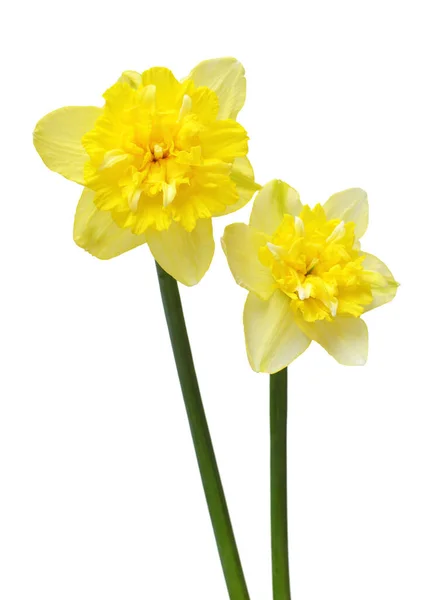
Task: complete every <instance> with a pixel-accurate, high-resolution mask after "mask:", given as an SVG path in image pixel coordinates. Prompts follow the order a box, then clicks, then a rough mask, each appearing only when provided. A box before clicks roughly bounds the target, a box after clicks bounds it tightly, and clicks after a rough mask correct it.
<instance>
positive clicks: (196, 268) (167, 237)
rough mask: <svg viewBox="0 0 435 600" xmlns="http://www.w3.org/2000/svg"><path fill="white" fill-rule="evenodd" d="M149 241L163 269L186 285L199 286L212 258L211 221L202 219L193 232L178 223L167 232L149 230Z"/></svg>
mask: <svg viewBox="0 0 435 600" xmlns="http://www.w3.org/2000/svg"><path fill="white" fill-rule="evenodd" d="M147 241H148V244H149V247H150V250H151V252H152V253H153V256H154V258H155V260H156V261H157V262H158V263H159V265H160V266H161V267H162V269H164V270H165V271H166V272H167V273H169V275H172V277H174V278H175V279H177V280H178V281H180V282H181V283H184V285H189V286H190V285H196V284H197V283H198V282H199V281H200V280H201V279H202V278H203V277H204V275H205V273H206V272H207V270H208V268H209V266H210V263H211V260H212V258H213V253H214V240H213V229H212V224H211V219H199V220H198V222H197V225H196V227H195V229H194V230H193V231H191V232H188V231H186V230H185V229H184V228H183V227H182V226H181V225H180V224H179V223H175V222H174V223H172V225H171V226H170V227H169V229H168V230H166V231H154V230H148V231H147Z"/></svg>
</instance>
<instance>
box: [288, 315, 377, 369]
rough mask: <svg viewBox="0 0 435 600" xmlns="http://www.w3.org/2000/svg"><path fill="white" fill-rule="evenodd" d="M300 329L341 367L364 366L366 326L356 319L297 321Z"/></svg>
mask: <svg viewBox="0 0 435 600" xmlns="http://www.w3.org/2000/svg"><path fill="white" fill-rule="evenodd" d="M298 322H299V324H300V327H301V328H302V329H303V330H304V332H305V333H306V334H307V335H308V336H309V337H310V338H311V339H312V340H314V341H315V342H317V343H318V344H320V345H321V346H323V347H324V348H325V350H326V351H327V352H328V353H329V354H330V355H331V356H333V357H334V358H335V360H336V361H337V362H339V363H340V364H342V365H349V366H358V365H364V364H365V363H366V361H367V353H368V331H367V325H366V324H365V323H364V321H363V320H362V319H359V318H356V317H343V316H339V317H335V318H334V319H333V320H332V321H314V322H313V323H307V322H306V321H304V320H303V319H302V318H300V319H298Z"/></svg>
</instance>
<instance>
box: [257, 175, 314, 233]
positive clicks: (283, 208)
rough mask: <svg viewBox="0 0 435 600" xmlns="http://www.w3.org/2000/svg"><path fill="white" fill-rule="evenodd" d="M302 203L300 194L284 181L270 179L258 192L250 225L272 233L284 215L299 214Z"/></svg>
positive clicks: (295, 215)
mask: <svg viewBox="0 0 435 600" xmlns="http://www.w3.org/2000/svg"><path fill="white" fill-rule="evenodd" d="M301 210H302V204H301V201H300V199H299V194H298V192H297V191H296V190H294V189H293V188H292V187H290V186H289V185H288V184H287V183H285V182H284V181H280V180H279V179H274V180H273V181H269V183H267V184H266V185H265V186H264V187H263V188H262V189H261V190H260V191H259V192H258V194H257V196H256V197H255V200H254V205H253V207H252V213H251V219H250V221H249V223H250V225H252V226H253V227H255V229H258V230H259V231H264V232H265V233H268V234H269V235H271V234H272V233H274V232H275V231H276V229H277V228H278V227H279V225H280V223H281V221H282V219H283V217H284V215H286V214H287V215H293V216H294V217H297V216H299V214H300V212H301Z"/></svg>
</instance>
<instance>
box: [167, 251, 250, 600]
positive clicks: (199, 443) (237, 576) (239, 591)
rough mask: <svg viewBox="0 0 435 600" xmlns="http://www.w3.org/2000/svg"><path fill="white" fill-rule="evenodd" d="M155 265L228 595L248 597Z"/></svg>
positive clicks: (175, 303)
mask: <svg viewBox="0 0 435 600" xmlns="http://www.w3.org/2000/svg"><path fill="white" fill-rule="evenodd" d="M156 265H157V274H158V277H159V285H160V292H161V295H162V301H163V307H164V310H165V316H166V322H167V324H168V330H169V335H170V338H171V344H172V350H173V352H174V358H175V363H176V365H177V371H178V377H179V380H180V384H181V390H182V393H183V398H184V403H185V405H186V411H187V417H188V419H189V425H190V431H191V434H192V439H193V444H194V446H195V452H196V458H197V460H198V466H199V471H200V473H201V479H202V485H203V487H204V492H205V497H206V500H207V505H208V510H209V513H210V518H211V522H212V525H213V530H214V535H215V538H216V543H217V547H218V551H219V556H220V560H221V563H222V569H223V572H224V577H225V581H226V584H227V588H228V594H229V597H230V599H231V600H249V594H248V589H247V587H246V583H245V577H244V575H243V570H242V565H241V563H240V558H239V553H238V550H237V546H236V541H235V539H234V533H233V528H232V526H231V521H230V516H229V514H228V508H227V503H226V500H225V495H224V490H223V487H222V483H221V479H220V476H219V470H218V466H217V463H216V457H215V454H214V450H213V445H212V441H211V437H210V432H209V429H208V425H207V419H206V416H205V412H204V406H203V404H202V400H201V394H200V391H199V386H198V381H197V378H196V373H195V366H194V364H193V358H192V352H191V350H190V344H189V338H188V335H187V330H186V324H185V322H184V316H183V308H182V306H181V299H180V293H179V291H178V285H177V282H176V281H175V279H173V278H172V277H171V276H170V275H168V274H167V273H166V272H165V271H164V270H163V269H162V268H161V267H160V266H159V265H158V264H157V263H156Z"/></svg>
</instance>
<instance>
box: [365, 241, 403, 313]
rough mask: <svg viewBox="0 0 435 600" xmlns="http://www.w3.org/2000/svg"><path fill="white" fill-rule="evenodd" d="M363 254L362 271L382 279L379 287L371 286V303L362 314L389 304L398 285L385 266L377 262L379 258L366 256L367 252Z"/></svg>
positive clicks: (370, 255) (379, 261)
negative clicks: (377, 275)
mask: <svg viewBox="0 0 435 600" xmlns="http://www.w3.org/2000/svg"><path fill="white" fill-rule="evenodd" d="M363 254H364V256H365V258H364V263H363V266H364V269H367V271H374V272H375V273H379V274H380V275H382V278H383V282H382V284H381V285H379V286H378V285H375V284H374V285H372V294H373V301H372V303H371V304H369V305H368V306H366V308H365V311H364V312H367V311H368V310H372V309H373V308H377V307H378V306H382V305H383V304H386V303H387V302H391V300H392V299H393V298H394V297H395V295H396V291H397V288H398V286H399V284H398V283H397V282H396V280H395V279H394V277H393V274H392V273H391V271H390V269H389V268H388V267H387V265H386V264H384V263H383V262H382V261H381V260H379V258H377V257H376V256H374V255H373V254H367V252H363Z"/></svg>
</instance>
